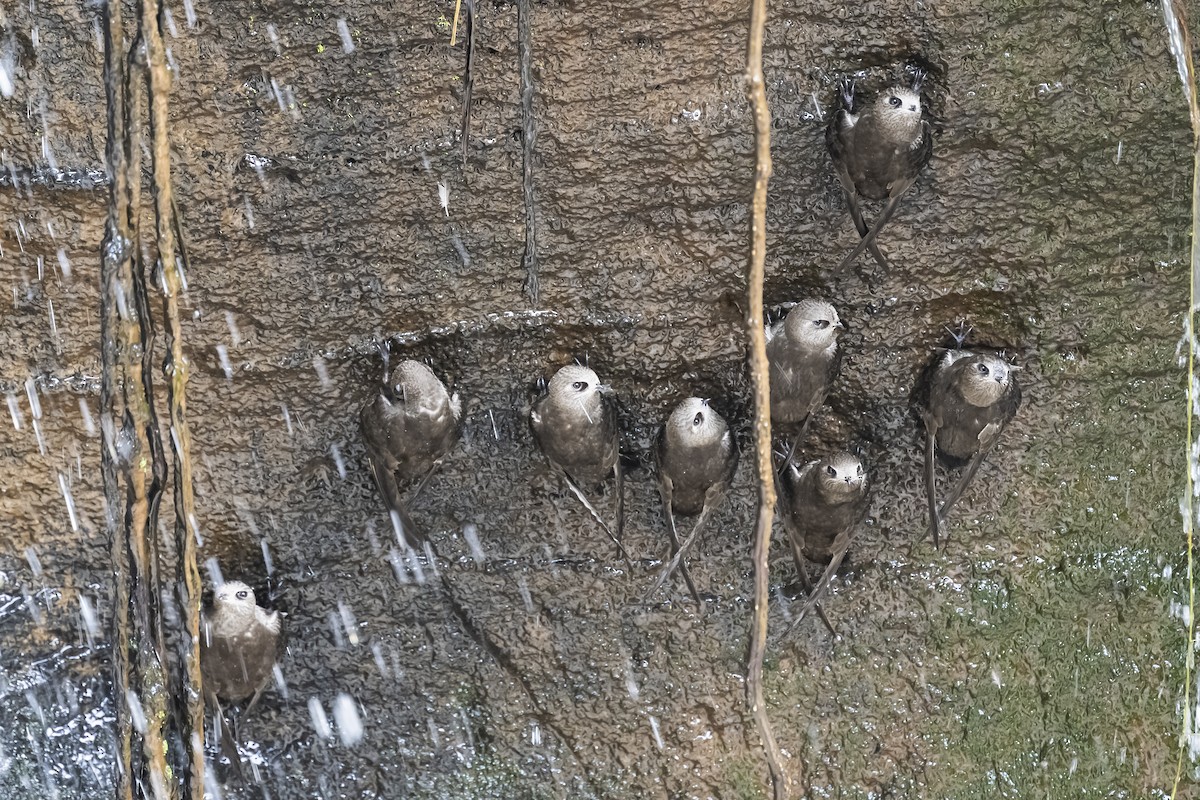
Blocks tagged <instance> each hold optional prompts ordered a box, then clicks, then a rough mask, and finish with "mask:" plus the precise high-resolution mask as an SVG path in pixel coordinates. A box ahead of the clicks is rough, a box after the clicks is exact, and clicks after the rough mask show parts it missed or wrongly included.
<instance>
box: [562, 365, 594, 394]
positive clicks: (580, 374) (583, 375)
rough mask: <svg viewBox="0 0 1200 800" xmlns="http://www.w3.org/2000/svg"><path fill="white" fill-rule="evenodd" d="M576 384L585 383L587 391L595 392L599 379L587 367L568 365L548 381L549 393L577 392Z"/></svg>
mask: <svg viewBox="0 0 1200 800" xmlns="http://www.w3.org/2000/svg"><path fill="white" fill-rule="evenodd" d="M576 383H586V384H587V388H588V389H590V390H595V389H596V387H597V386H599V385H600V378H599V377H597V375H596V373H595V372H593V371H592V370H591V369H590V368H589V367H581V366H580V365H578V364H568V365H566V366H565V367H563V368H562V369H560V370H559V371H558V372H556V373H554V377H553V378H551V379H550V391H551V392H557V393H563V392H569V391H579V389H578V388H577V387H575V384H576Z"/></svg>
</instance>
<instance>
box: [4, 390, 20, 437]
mask: <svg viewBox="0 0 1200 800" xmlns="http://www.w3.org/2000/svg"><path fill="white" fill-rule="evenodd" d="M5 397H6V399H7V400H8V413H9V414H10V415H11V416H12V421H13V428H14V429H15V430H18V431H19V430H21V425H22V424H23V423H24V421H25V417H24V415H22V414H21V405H20V404H19V403H18V402H17V396H16V395H15V394H13V393H12V392H9V393H8V394H7V395H6V396H5Z"/></svg>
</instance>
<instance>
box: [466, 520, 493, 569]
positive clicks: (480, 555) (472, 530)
mask: <svg viewBox="0 0 1200 800" xmlns="http://www.w3.org/2000/svg"><path fill="white" fill-rule="evenodd" d="M463 538H464V539H466V540H467V547H469V548H471V558H473V559H474V560H475V563H476V565H478V566H481V567H482V566H483V565H484V564H486V563H487V556H486V555H485V554H484V552H483V545H481V544H480V543H479V528H478V527H476V526H475V524H474V523H471V522H468V523H467V524H466V525H464V526H463Z"/></svg>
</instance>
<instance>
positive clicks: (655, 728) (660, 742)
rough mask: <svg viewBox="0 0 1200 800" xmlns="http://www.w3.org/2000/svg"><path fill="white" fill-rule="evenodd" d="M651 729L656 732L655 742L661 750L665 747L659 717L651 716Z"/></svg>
mask: <svg viewBox="0 0 1200 800" xmlns="http://www.w3.org/2000/svg"><path fill="white" fill-rule="evenodd" d="M650 731H651V733H653V734H654V744H655V745H657V746H658V749H659V750H662V749H663V739H662V734H661V733H660V732H659V730H658V717H650Z"/></svg>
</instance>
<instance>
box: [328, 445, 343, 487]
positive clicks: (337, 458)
mask: <svg viewBox="0 0 1200 800" xmlns="http://www.w3.org/2000/svg"><path fill="white" fill-rule="evenodd" d="M329 454H330V455H331V456H332V457H333V463H334V465H335V466H336V467H337V473H338V477H339V478H341V479H342V480H346V460H345V459H344V458H342V448H340V447H338V445H337V442H334V443H332V444H330V445H329Z"/></svg>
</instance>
